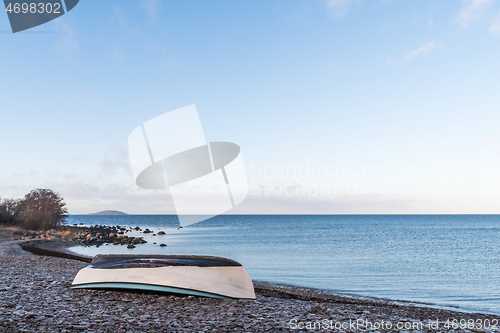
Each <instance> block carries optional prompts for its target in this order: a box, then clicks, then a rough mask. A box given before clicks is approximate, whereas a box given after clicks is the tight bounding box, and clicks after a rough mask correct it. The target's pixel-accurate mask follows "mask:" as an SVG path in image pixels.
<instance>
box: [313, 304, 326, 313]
mask: <svg viewBox="0 0 500 333" xmlns="http://www.w3.org/2000/svg"><path fill="white" fill-rule="evenodd" d="M325 310H326V306H320V305H316V306H313V307H312V308H311V312H312V313H323V312H325Z"/></svg>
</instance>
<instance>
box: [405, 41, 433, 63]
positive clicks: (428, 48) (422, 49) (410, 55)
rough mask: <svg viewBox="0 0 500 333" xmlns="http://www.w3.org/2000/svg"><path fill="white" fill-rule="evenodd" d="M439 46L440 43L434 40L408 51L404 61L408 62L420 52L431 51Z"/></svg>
mask: <svg viewBox="0 0 500 333" xmlns="http://www.w3.org/2000/svg"><path fill="white" fill-rule="evenodd" d="M437 46H438V45H437V44H436V43H434V42H429V43H425V44H423V45H422V46H420V47H419V48H418V49H416V50H413V51H410V52H408V53H407V54H406V56H405V57H404V59H403V62H408V61H410V60H412V59H413V58H415V57H416V56H418V55H420V54H423V53H429V52H431V51H432V50H434V49H436V47H437Z"/></svg>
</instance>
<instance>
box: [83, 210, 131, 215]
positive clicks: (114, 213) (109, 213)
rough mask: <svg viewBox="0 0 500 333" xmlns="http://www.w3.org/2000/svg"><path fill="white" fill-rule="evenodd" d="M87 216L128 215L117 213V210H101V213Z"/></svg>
mask: <svg viewBox="0 0 500 333" xmlns="http://www.w3.org/2000/svg"><path fill="white" fill-rule="evenodd" d="M87 215H128V214H127V213H124V212H119V211H117V210H103V211H102V212H98V213H91V214H87Z"/></svg>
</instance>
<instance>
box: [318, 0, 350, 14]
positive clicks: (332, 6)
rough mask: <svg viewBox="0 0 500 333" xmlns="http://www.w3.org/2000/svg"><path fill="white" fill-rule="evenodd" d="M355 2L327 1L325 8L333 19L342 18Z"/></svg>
mask: <svg viewBox="0 0 500 333" xmlns="http://www.w3.org/2000/svg"><path fill="white" fill-rule="evenodd" d="M355 2H357V0H328V2H327V4H326V6H327V7H328V9H329V10H330V12H331V13H333V15H334V16H335V17H339V16H343V15H345V14H346V13H347V12H348V11H349V7H351V5H352V4H353V3H355Z"/></svg>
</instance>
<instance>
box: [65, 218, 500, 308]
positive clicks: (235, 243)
mask: <svg viewBox="0 0 500 333" xmlns="http://www.w3.org/2000/svg"><path fill="white" fill-rule="evenodd" d="M68 223H70V224H73V223H77V224H80V223H83V224H84V225H95V224H99V225H101V224H103V225H123V226H132V227H135V226H140V227H142V228H144V227H148V228H150V229H151V230H153V231H154V232H157V231H159V230H163V231H165V232H166V233H167V234H166V235H163V236H155V237H154V236H151V234H149V235H147V236H146V237H145V239H146V240H148V242H149V243H148V244H143V245H139V246H137V248H135V249H127V248H126V247H125V246H118V245H116V246H113V245H109V246H101V247H99V248H95V247H76V248H73V249H72V250H74V251H76V252H78V253H82V254H88V255H95V254H98V253H158V254H198V255H215V256H222V257H227V258H231V259H234V260H236V261H238V262H240V263H241V264H243V265H244V266H245V267H246V269H247V270H248V272H249V273H250V276H251V277H252V279H254V280H260V281H268V282H276V283H286V284H292V285H298V286H305V287H314V288H322V289H329V290H334V291H338V292H344V293H352V294H359V295H364V296H374V297H383V298H389V299H394V300H408V301H416V302H426V303H433V304H436V305H441V306H456V307H459V308H462V309H469V310H482V311H487V312H491V313H498V314H500V243H499V239H500V215H306V216H304V215H250V216H248V215H243V216H234V215H224V216H217V217H215V218H212V219H210V220H207V221H204V222H201V223H198V224H195V225H191V226H188V227H184V228H182V229H177V227H178V222H177V217H176V216H169V215H129V216H96V215H94V216H88V215H72V216H70V217H69V219H68ZM141 235H142V236H145V235H144V234H141ZM153 242H157V244H153ZM160 243H165V244H167V245H168V246H167V247H164V248H161V247H160V246H159V244H160Z"/></svg>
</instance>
